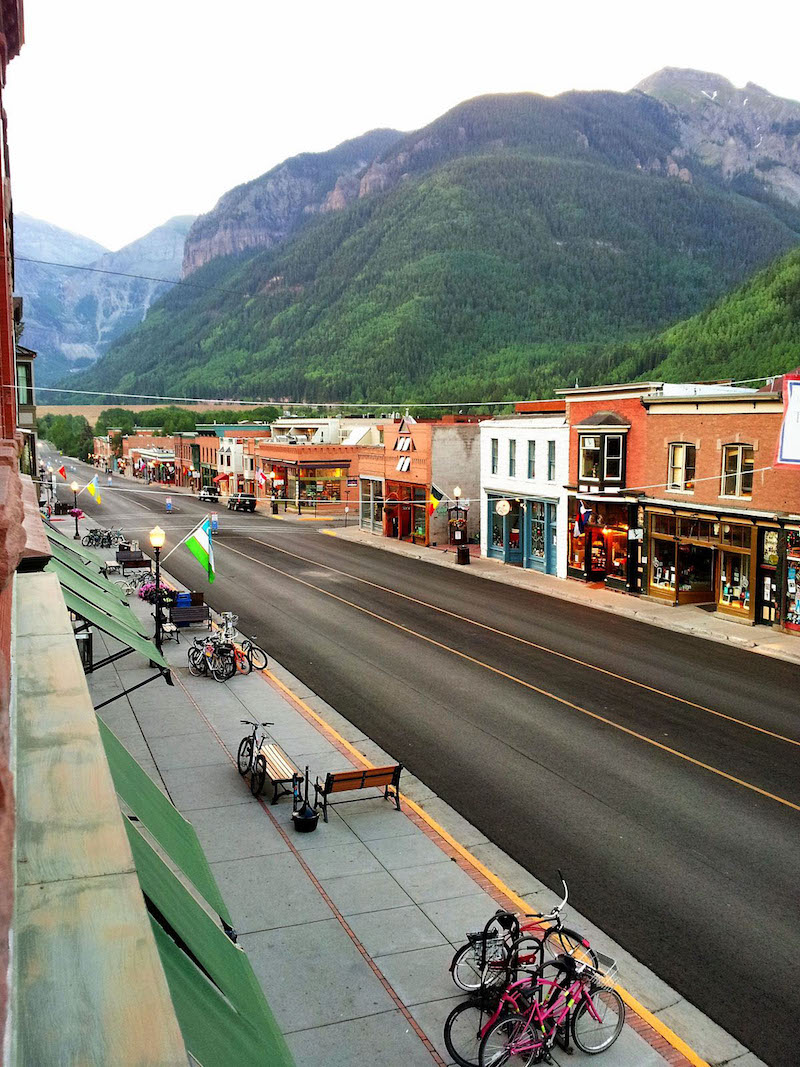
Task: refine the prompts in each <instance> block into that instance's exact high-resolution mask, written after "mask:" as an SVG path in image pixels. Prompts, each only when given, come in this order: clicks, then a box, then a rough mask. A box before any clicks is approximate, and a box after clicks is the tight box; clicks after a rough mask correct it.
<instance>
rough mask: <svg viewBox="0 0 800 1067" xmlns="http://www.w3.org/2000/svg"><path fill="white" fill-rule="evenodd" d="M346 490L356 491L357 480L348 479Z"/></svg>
mask: <svg viewBox="0 0 800 1067" xmlns="http://www.w3.org/2000/svg"><path fill="white" fill-rule="evenodd" d="M347 488H348V489H358V478H348V479H347Z"/></svg>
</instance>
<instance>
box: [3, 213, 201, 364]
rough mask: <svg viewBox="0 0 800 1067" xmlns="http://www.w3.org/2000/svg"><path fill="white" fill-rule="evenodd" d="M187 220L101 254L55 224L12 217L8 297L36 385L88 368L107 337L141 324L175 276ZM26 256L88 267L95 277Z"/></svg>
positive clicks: (172, 222)
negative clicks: (19, 320)
mask: <svg viewBox="0 0 800 1067" xmlns="http://www.w3.org/2000/svg"><path fill="white" fill-rule="evenodd" d="M192 222H193V217H192V216H181V217H178V218H174V219H170V220H169V221H168V222H166V223H164V225H163V226H159V227H157V228H156V229H155V230H153V231H152V232H151V233H149V234H147V235H146V236H145V237H142V238H140V239H139V240H138V241H134V242H132V243H131V244H129V245H126V246H125V247H124V248H121V249H120V250H119V251H118V252H109V251H107V250H106V249H104V248H103V247H102V245H98V244H96V243H95V242H94V241H89V240H88V239H87V238H84V237H79V236H77V235H76V234H72V233H68V232H67V231H66V230H61V229H59V228H58V227H57V226H51V225H50V224H49V223H46V222H41V221H40V220H38V219H31V218H29V217H28V216H25V215H18V216H16V218H15V220H14V244H15V252H16V255H17V257H18V258H17V261H16V279H15V292H16V293H17V294H18V295H19V296H21V297H22V298H23V301H24V304H23V312H24V321H25V331H24V343H25V344H26V345H27V347H29V348H32V349H34V350H35V351H36V352H38V353H39V358H38V359H37V361H36V381H37V384H39V385H47V384H52V383H54V382H55V381H57V380H59V379H60V378H63V377H64V376H65V374H67V373H69V371H71V370H75V369H82V368H85V367H87V366H90V365H91V364H92V363H93V362H94V361H95V360H96V359H97V358H98V357H99V356H100V355H102V354H103V352H105V350H106V349H107V348H108V346H109V344H110V343H111V342H112V341H113V340H115V338H117V337H119V336H120V334H122V333H124V332H125V331H126V330H128V329H130V328H131V327H132V326H135V325H136V324H137V323H139V322H141V321H142V319H144V317H145V315H146V313H147V309H148V308H149V307H150V305H151V304H152V303H153V301H154V300H157V299H158V298H159V297H160V296H162V295H163V294H164V293H165V292H167V290H168V289H170V288H171V285H172V282H173V281H176V280H177V279H178V277H179V275H180V267H181V260H182V257H183V245H184V241H185V239H186V234H187V232H188V230H189V227H190V226H191V224H192ZM23 257H24V258H23ZM26 259H38V260H44V261H46V262H50V263H59V264H75V265H76V266H90V267H92V268H93V271H97V272H98V273H94V272H93V271H84V270H70V269H69V268H65V267H63V266H60V267H55V266H47V265H46V263H29V262H26ZM104 271H109V272H118V273H117V274H114V273H108V274H106V273H101V272H104ZM120 275H143V276H144V277H124V276H120ZM146 278H153V279H164V280H163V281H148V280H145V279H146Z"/></svg>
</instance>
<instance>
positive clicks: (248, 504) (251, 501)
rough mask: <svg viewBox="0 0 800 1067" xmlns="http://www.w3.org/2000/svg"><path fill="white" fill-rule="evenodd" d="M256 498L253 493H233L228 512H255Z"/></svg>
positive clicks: (229, 500)
mask: <svg viewBox="0 0 800 1067" xmlns="http://www.w3.org/2000/svg"><path fill="white" fill-rule="evenodd" d="M255 510H256V498H255V497H254V496H253V494H252V493H231V495H230V497H229V498H228V511H255Z"/></svg>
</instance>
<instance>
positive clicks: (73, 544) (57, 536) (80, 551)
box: [44, 523, 100, 569]
mask: <svg viewBox="0 0 800 1067" xmlns="http://www.w3.org/2000/svg"><path fill="white" fill-rule="evenodd" d="M44 532H45V533H46V534H47V536H48V538H49V539H50V543H51V544H56V545H58V546H59V547H60V548H66V549H69V551H70V552H74V553H75V555H76V556H81V557H82V558H83V559H85V560H87V561H88V562H89V563H93V564H94V566H95V567H97V568H98V569H99V566H100V565H99V563H98V562H97V556H95V555H93V554H92V553H91V552H90V551H89V550H88V548H84V547H83V545H82V544H81V543H80V541H76V540H74V539H73V538H72V537H67V535H66V534H65V533H62V532H61V530H57V529H56V528H55V527H54V526H50V525H48V523H45V524H44Z"/></svg>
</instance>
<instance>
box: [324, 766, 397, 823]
mask: <svg viewBox="0 0 800 1067" xmlns="http://www.w3.org/2000/svg"><path fill="white" fill-rule="evenodd" d="M402 769H403V765H402V764H401V763H398V764H396V765H395V766H392V767H369V768H368V769H367V770H364V771H339V772H338V773H337V774H331V773H330V772H329V773H328V774H327V775H326V776H325V781H324V782H321V781H320V780H319V778H317V780H316V781H315V782H314V793H315V797H314V807H315V808H318V807H320V803H321V806H322V817H323V819H324V820H325V822H327V821H328V807H329V806H333V805H331V803H330V801H329V800H328V797H329V796H330V795H331V793H348V792H350V791H351V790H354V789H371V788H373V787H378V788H380V787H381V786H383V797H384V800H392V799H393V800H394V803H395V807H396V808H397V810H398V811H400V772H401V771H402ZM390 789H391V790H392V791H393V792H391V793H390ZM320 798H321V801H320ZM356 800H369V797H353V798H352V800H342V801H339V803H340V804H352V803H353V802H354V801H356Z"/></svg>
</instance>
